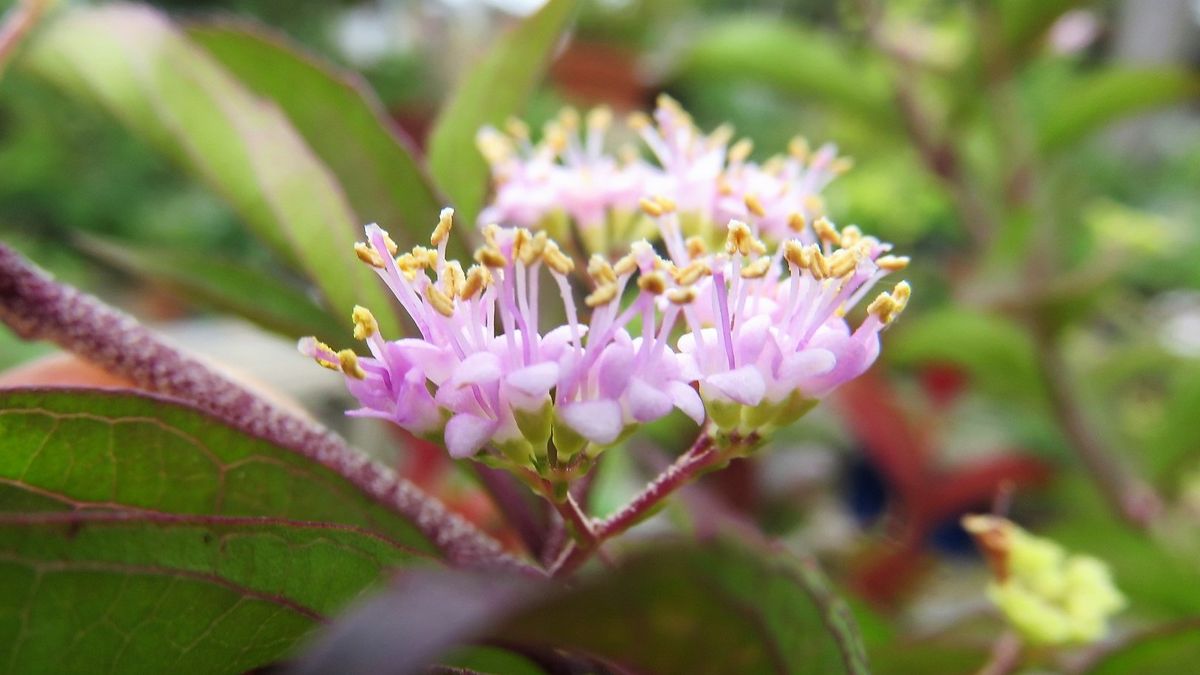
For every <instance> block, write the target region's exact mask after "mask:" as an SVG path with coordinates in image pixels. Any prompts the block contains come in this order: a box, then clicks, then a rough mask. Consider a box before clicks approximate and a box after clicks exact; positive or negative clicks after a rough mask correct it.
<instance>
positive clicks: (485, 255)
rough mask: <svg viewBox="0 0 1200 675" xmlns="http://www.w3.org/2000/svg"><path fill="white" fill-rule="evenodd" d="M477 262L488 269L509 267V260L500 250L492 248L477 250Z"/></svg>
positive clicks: (485, 247)
mask: <svg viewBox="0 0 1200 675" xmlns="http://www.w3.org/2000/svg"><path fill="white" fill-rule="evenodd" d="M475 261H476V262H478V263H480V264H481V265H484V266H486V267H492V268H497V267H505V266H507V265H508V260H506V259H505V258H504V255H503V254H502V253H500V251H499V250H497V249H496V248H493V247H491V246H480V247H479V248H478V249H476V250H475Z"/></svg>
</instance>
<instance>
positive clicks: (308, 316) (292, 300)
mask: <svg viewBox="0 0 1200 675" xmlns="http://www.w3.org/2000/svg"><path fill="white" fill-rule="evenodd" d="M78 242H79V245H80V246H81V247H82V248H83V250H85V251H86V252H88V253H90V254H91V255H94V256H96V257H97V258H100V259H101V260H103V261H104V262H106V263H108V264H110V265H113V266H115V267H118V268H120V269H122V270H124V271H126V272H128V273H130V274H133V275H136V276H140V277H144V278H147V279H150V280H153V281H156V282H158V283H161V284H163V285H164V286H166V287H168V288H169V289H171V290H173V291H174V292H176V293H178V294H179V295H181V296H183V297H185V298H187V299H189V300H193V301H195V302H197V303H200V304H202V305H206V306H209V307H213V308H215V309H219V310H223V311H227V312H231V313H233V314H236V315H238V316H241V317H244V318H246V319H249V320H250V321H253V322H254V323H256V324H258V325H259V326H262V327H263V328H266V329H268V330H273V331H275V332H277V333H279V334H280V335H284V336H287V337H293V338H294V337H295V336H297V335H317V336H320V337H323V338H325V339H333V337H334V336H341V335H343V334H344V333H345V332H346V326H345V325H344V322H340V321H337V320H336V319H335V318H333V317H331V316H330V315H329V314H328V313H326V312H325V310H323V309H321V308H320V307H318V306H317V305H316V304H315V303H314V302H313V301H312V299H311V298H310V297H309V296H308V295H307V294H306V293H304V291H302V290H301V289H299V288H296V287H294V286H293V285H292V284H288V283H285V282H284V281H283V280H281V279H279V278H278V276H277V275H272V274H267V273H265V272H264V271H262V270H259V269H255V268H252V267H249V266H247V265H242V264H237V263H234V262H230V261H226V260H221V259H214V258H213V257H212V256H211V255H208V254H204V253H195V252H192V251H184V250H169V249H155V248H147V247H144V246H135V245H133V244H130V243H127V242H116V241H113V240H110V239H101V238H99V237H92V236H88V237H79V238H78Z"/></svg>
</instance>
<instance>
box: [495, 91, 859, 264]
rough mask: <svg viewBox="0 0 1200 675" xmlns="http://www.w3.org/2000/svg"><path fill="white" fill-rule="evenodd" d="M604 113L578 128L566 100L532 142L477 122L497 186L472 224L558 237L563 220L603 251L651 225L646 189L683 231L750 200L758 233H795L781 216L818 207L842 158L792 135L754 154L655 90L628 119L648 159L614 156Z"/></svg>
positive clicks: (739, 213) (631, 153) (812, 213)
mask: <svg viewBox="0 0 1200 675" xmlns="http://www.w3.org/2000/svg"><path fill="white" fill-rule="evenodd" d="M611 122H612V115H611V113H610V112H609V111H608V110H607V109H604V108H601V109H597V110H593V111H592V112H591V113H589V114H588V115H587V117H586V120H585V124H584V129H582V130H581V129H580V126H581V125H580V119H579V115H578V113H576V112H575V111H573V110H571V109H567V110H566V111H564V112H563V113H562V114H560V115H559V116H558V118H557V119H555V120H553V121H552V122H550V123H549V124H547V125H546V128H545V131H544V133H543V137H542V139H541V141H540V142H538V143H533V142H532V141H531V140H530V136H529V130H528V129H527V128H526V127H525V126H524V125H522V124H520V123H512V124H510V125H509V127H510V129H509V133H507V134H506V133H502V132H500V131H498V130H496V129H494V128H491V127H487V128H484V129H483V130H481V131H480V132H479V136H478V144H479V147H480V149H481V151H482V152H483V154H484V156H485V157H487V159H488V161H489V162H490V163H491V166H492V176H493V179H494V182H495V185H496V190H495V197H494V199H493V201H492V203H491V204H490V205H489V206H488V207H487V208H486V209H484V210H483V212H482V213H481V214H480V224H490V223H503V224H506V225H512V226H520V227H529V228H536V229H545V230H547V231H549V232H551V233H552V234H553V235H555V236H557V237H559V238H560V239H563V240H566V237H567V234H568V233H567V231H566V229H565V227H564V226H565V225H567V224H568V222H569V224H572V225H573V226H574V227H575V228H576V230H577V231H578V233H579V238H580V239H581V240H582V242H583V244H584V249H585V250H586V252H587V253H609V252H611V250H612V249H613V248H614V247H618V248H619V246H620V245H621V242H622V241H624V242H628V241H630V240H632V239H636V238H638V237H641V236H651V234H652V233H653V230H654V228H653V226H652V225H650V224H649V223H646V222H645V221H644V219H641V218H639V217H638V216H639V209H638V203H639V201H640V200H641V199H643V198H645V197H647V196H650V195H654V196H661V197H665V198H668V199H670V200H672V201H673V202H674V203H675V204H676V205H677V207H678V209H679V211H680V212H681V213H683V214H684V215H685V218H684V220H685V222H687V223H690V224H692V225H693V226H692V227H690V228H689V229H690V230H691V232H690V233H698V232H699V231H700V230H701V229H705V228H708V229H711V228H714V227H715V228H718V229H719V228H723V227H724V226H725V224H726V223H728V222H729V220H730V219H733V218H737V219H742V220H745V219H746V218H748V217H749V215H750V213H749V208H750V207H748V206H747V204H750V205H753V207H754V208H755V209H756V210H758V211H760V212H761V213H760V215H759V217H758V220H757V226H758V228H759V230H760V231H761V232H762V235H763V236H764V237H766V238H768V239H771V240H773V241H781V240H783V239H785V238H787V237H789V236H793V234H794V233H793V231H792V230H791V229H790V228H789V225H788V223H789V218H791V217H793V216H794V215H796V214H799V215H800V216H801V217H803V218H804V219H806V220H809V221H811V220H814V219H816V218H817V217H819V216H821V215H823V213H824V206H823V203H822V201H821V198H820V191H821V190H822V189H824V187H825V186H826V185H828V184H829V182H830V181H832V180H833V179H834V178H835V177H836V176H837V175H839V174H840V173H842V172H844V171H846V170H847V169H848V168H849V166H850V162H849V160H848V159H846V158H839V157H838V156H837V150H836V148H835V147H834V146H832V145H825V146H823V147H822V148H820V149H819V150H817V151H816V152H813V151H811V150H810V149H809V145H808V143H807V142H806V141H805V140H804V139H802V138H799V137H798V138H796V139H794V140H793V141H792V143H791V144H790V146H789V148H788V153H787V154H786V155H782V156H775V157H772V158H771V159H769V160H768V161H766V162H765V163H763V164H758V163H755V162H753V161H750V160H749V156H750V153H751V149H752V148H751V144H750V142H749V140H748V139H743V140H740V141H737V142H735V143H732V144H731V143H730V141H731V140H732V137H733V133H732V131H731V130H730V129H729V128H728V127H720V128H718V129H717V130H715V131H713V132H711V133H704V132H703V131H701V130H700V129H699V128H697V127H696V125H695V124H694V123H693V122H692V119H691V117H690V116H688V114H687V113H686V112H684V110H683V109H682V108H680V107H679V104H677V103H676V102H675V101H673V100H672V99H670V98H669V97H666V96H662V97H660V98H659V102H658V107H657V108H656V109H655V111H654V115H653V119H651V118H649V117H647V116H645V115H641V114H635V115H633V116H631V117H630V118H629V120H628V125H627V126H628V132H631V133H632V134H635V135H636V136H637V137H640V139H641V140H642V142H643V144H644V145H645V146H646V147H648V148H649V149H650V151H651V154H652V155H653V159H654V161H648V160H646V159H643V158H642V157H641V155H640V154H639V153H638V152H637V150H636V148H634V147H632V146H630V145H626V146H624V147H623V149H622V151H621V152H620V153H619V155H620V157H618V156H615V155H613V154H610V153H609V152H608V148H606V147H605V141H606V137H607V136H611V135H613V134H612V133H611V131H612V130H611V129H610V126H611ZM564 221H565V222H564Z"/></svg>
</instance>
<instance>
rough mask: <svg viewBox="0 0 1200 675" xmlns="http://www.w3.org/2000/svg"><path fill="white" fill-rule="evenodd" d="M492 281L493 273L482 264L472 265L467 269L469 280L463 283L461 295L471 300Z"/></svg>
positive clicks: (464, 298)
mask: <svg viewBox="0 0 1200 675" xmlns="http://www.w3.org/2000/svg"><path fill="white" fill-rule="evenodd" d="M490 283H492V273H491V272H490V271H488V268H486V267H484V266H482V265H471V268H470V269H469V270H467V280H466V281H465V282H464V283H463V287H462V290H461V292H460V293H459V297H461V298H462V299H463V300H470V299H471V298H473V297H475V295H476V294H477V293H480V292H481V291H483V290H484V289H485V288H487V287H488V284H490Z"/></svg>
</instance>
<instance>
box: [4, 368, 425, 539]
mask: <svg viewBox="0 0 1200 675" xmlns="http://www.w3.org/2000/svg"><path fill="white" fill-rule="evenodd" d="M0 438H3V439H4V452H3V453H0V512H3V511H9V512H12V511H27V512H28V511H58V510H70V509H111V508H125V509H141V510H152V511H159V512H164V513H177V514H210V515H223V516H269V517H274V518H288V519H293V520H306V521H320V522H329V523H339V524H343V525H350V526H356V527H362V528H365V529H367V530H370V531H372V532H377V533H379V534H380V535H381V536H385V537H388V538H390V539H393V540H395V541H397V542H399V543H400V544H402V545H404V546H407V547H409V548H412V549H414V550H418V551H423V552H429V553H432V552H434V551H435V550H436V549H435V547H434V546H433V544H432V543H431V542H430V541H428V540H427V539H426V538H425V537H424V536H423V535H422V534H420V533H419V531H418V530H417V529H416V527H415V526H414V525H413V524H412V523H410V522H408V521H407V520H405V519H404V518H403V517H401V516H399V515H397V514H396V513H394V512H393V511H391V510H389V509H387V508H385V507H384V506H383V505H381V504H378V503H376V502H375V501H373V500H372V499H371V498H369V497H367V496H366V495H364V494H362V493H361V492H360V491H359V490H358V489H357V488H356V487H355V486H354V485H353V484H351V483H350V482H349V481H347V480H346V479H345V478H343V477H342V476H340V475H339V474H337V473H335V472H333V471H332V470H330V469H328V468H326V467H324V466H322V465H320V464H317V463H315V462H313V461H311V460H309V459H307V458H305V457H302V456H301V455H299V454H296V453H294V452H291V451H289V450H285V449H283V448H280V447H278V446H275V445H273V444H271V443H269V442H267V441H265V440H262V439H259V438H255V437H252V436H247V435H246V434H243V433H241V432H239V431H237V430H235V429H233V428H232V427H229V426H228V425H226V424H225V423H223V422H221V421H220V420H217V419H215V418H213V417H210V416H208V415H205V414H203V413H201V412H198V411H196V410H194V409H192V408H190V407H187V406H185V405H183V404H180V403H176V402H173V401H168V400H164V399H158V398H154V397H151V396H148V395H142V394H134V393H128V392H119V391H99V390H63V389H46V390H5V391H0Z"/></svg>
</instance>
